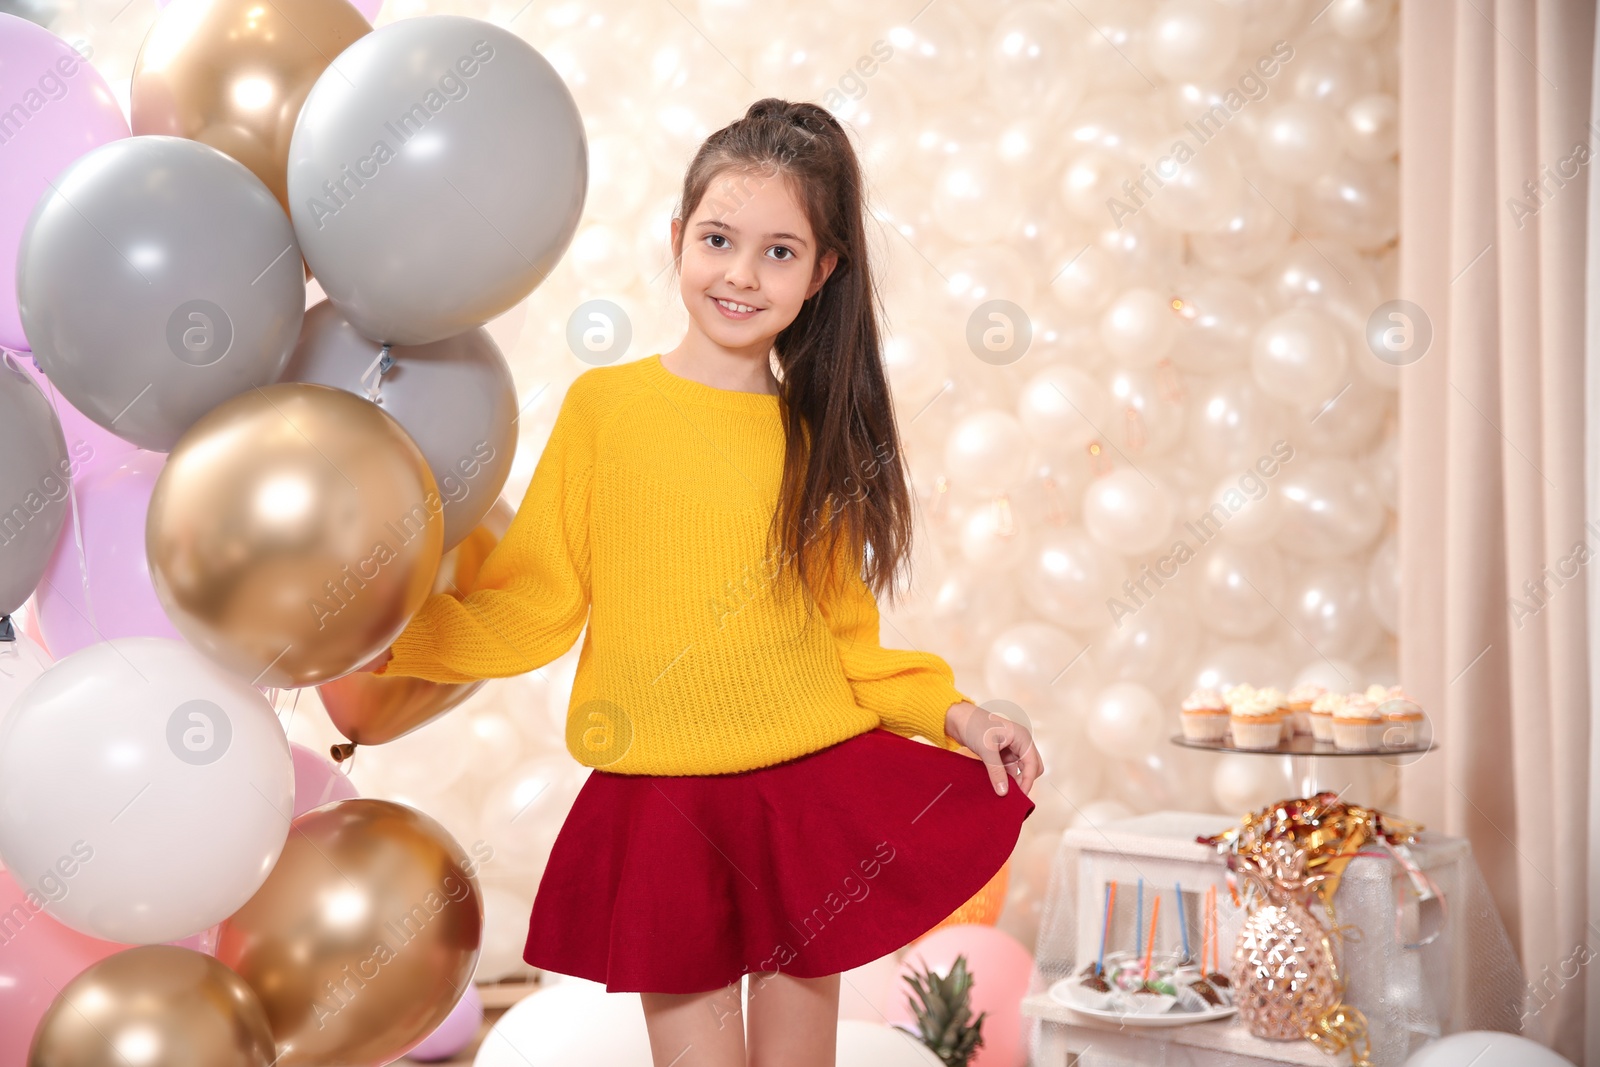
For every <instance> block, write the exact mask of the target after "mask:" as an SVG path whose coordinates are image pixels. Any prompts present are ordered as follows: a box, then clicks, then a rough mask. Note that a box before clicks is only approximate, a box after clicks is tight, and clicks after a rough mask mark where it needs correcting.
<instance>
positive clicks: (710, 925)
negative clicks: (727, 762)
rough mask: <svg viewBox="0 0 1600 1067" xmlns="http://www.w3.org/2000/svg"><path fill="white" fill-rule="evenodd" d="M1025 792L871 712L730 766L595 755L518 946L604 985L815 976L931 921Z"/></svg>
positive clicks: (1002, 844) (633, 988) (1017, 815)
mask: <svg viewBox="0 0 1600 1067" xmlns="http://www.w3.org/2000/svg"><path fill="white" fill-rule="evenodd" d="M1033 808H1034V803H1033V801H1032V800H1031V799H1029V797H1028V795H1027V794H1026V793H1024V792H1023V791H1022V789H1021V788H1020V787H1019V786H1018V785H1017V782H1016V779H1015V777H1012V778H1011V779H1010V787H1009V788H1008V789H1007V790H1006V795H1005V796H1000V795H998V794H997V793H995V791H994V786H993V785H991V784H990V782H989V774H988V771H987V770H986V769H985V768H984V765H983V762H982V761H981V760H978V759H975V758H973V757H971V756H967V755H964V754H962V753H959V752H952V751H949V750H947V749H942V748H936V747H934V746H933V745H926V744H923V743H921V742H918V741H913V740H911V739H910V738H907V737H902V736H900V735H899V734H894V733H890V732H889V731H888V730H885V729H882V728H877V729H873V730H869V731H868V732H866V733H864V734H858V735H857V736H855V737H852V738H849V739H848V740H845V741H841V742H840V743H838V744H836V745H831V746H829V747H828V748H825V749H822V750H820V751H818V752H812V753H808V754H807V755H804V756H801V757H799V758H797V759H793V760H789V761H787V762H784V763H779V764H775V765H773V766H770V767H763V768H760V769H759V770H754V771H744V772H741V773H738V774H717V775H689V776H655V775H635V774H614V773H612V772H609V771H603V770H598V769H597V770H593V771H591V772H590V773H589V777H588V779H587V781H585V783H584V785H583V789H582V790H581V791H580V792H579V793H578V798H577V800H576V801H575V802H574V803H573V805H572V811H571V812H570V813H569V814H568V815H567V819H566V822H565V823H563V824H562V827H561V832H560V833H559V834H558V835H557V837H556V841H555V845H554V846H553V847H552V849H551V852H550V862H549V865H548V866H547V867H546V868H545V872H544V877H543V878H542V879H541V880H540V882H539V891H538V894H537V896H536V897H535V899H534V902H533V915H532V917H531V919H530V921H529V924H528V941H527V945H526V947H525V948H524V949H523V953H522V958H523V959H524V960H526V961H527V962H528V963H529V964H531V965H533V966H535V967H540V968H543V969H544V970H548V971H554V972H556V973H558V974H567V975H575V976H577V977H580V978H587V979H590V980H591V981H595V982H603V983H605V986H606V988H607V989H608V990H609V991H612V992H622V991H630V992H657V993H698V992H703V991H706V990H712V989H719V988H721V987H723V986H727V985H731V984H732V983H734V982H737V981H738V980H739V978H740V976H741V975H744V974H746V973H751V974H771V973H773V972H782V973H784V974H788V975H792V976H795V977H799V978H820V977H822V976H824V975H830V974H836V973H838V972H841V971H846V970H849V969H850V968H852V967H857V966H860V965H861V964H864V963H868V962H870V961H872V960H875V959H877V958H879V957H880V956H884V955H887V954H889V953H891V952H893V951H895V950H896V949H898V948H900V947H902V946H904V945H906V944H909V943H910V942H912V941H914V940H916V939H917V938H918V937H920V936H922V935H923V934H925V933H927V932H928V931H929V930H931V929H932V928H933V927H935V926H937V925H938V924H939V923H940V922H941V921H942V920H944V919H945V918H947V917H948V916H949V915H950V914H951V912H953V911H955V910H956V909H957V908H958V907H960V906H961V905H962V904H964V903H966V901H967V900H968V899H970V898H971V897H972V896H973V895H974V894H975V893H977V891H978V890H979V889H981V888H982V887H983V885H984V883H985V882H987V881H988V880H989V879H990V878H991V877H993V876H994V874H995V872H996V871H998V870H999V869H1000V867H1001V865H1002V864H1004V863H1005V861H1006V858H1007V857H1008V856H1010V854H1011V851H1012V849H1013V848H1014V847H1015V846H1016V842H1017V835H1018V833H1019V832H1020V831H1021V828H1022V820H1023V819H1025V818H1027V817H1028V815H1029V814H1030V813H1031V812H1032V811H1033Z"/></svg>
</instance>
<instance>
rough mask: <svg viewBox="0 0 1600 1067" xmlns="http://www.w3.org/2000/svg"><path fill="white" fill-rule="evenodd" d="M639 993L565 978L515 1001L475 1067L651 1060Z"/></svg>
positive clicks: (611, 1065)
mask: <svg viewBox="0 0 1600 1067" xmlns="http://www.w3.org/2000/svg"><path fill="white" fill-rule="evenodd" d="M650 1062H651V1052H650V1031H649V1030H648V1029H647V1028H646V1027H645V1023H644V1010H643V1009H642V1008H641V1007H640V1005H639V994H637V993H608V992H606V987H605V986H603V985H601V984H600V983H599V982H589V981H584V980H583V979H579V978H568V977H563V978H562V979H561V980H560V981H558V982H555V983H554V984H553V985H550V986H548V987H541V988H540V989H539V991H538V992H537V993H534V994H533V995H532V996H529V997H524V998H522V999H521V1000H519V1001H517V1003H516V1004H514V1005H512V1007H511V1010H510V1011H508V1012H506V1013H505V1014H504V1015H502V1016H501V1017H500V1019H499V1020H498V1021H497V1022H496V1023H495V1024H494V1026H493V1027H492V1028H491V1029H490V1031H489V1033H488V1034H487V1035H486V1036H485V1037H484V1039H483V1043H482V1044H481V1045H480V1046H479V1047H478V1055H477V1058H476V1059H474V1060H473V1061H472V1063H473V1067H615V1065H616V1064H620V1063H641V1064H642V1063H650Z"/></svg>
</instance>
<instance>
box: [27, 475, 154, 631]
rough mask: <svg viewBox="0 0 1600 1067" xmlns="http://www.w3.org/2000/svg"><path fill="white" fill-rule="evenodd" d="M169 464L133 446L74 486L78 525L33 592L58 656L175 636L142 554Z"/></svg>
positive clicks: (63, 538) (42, 623) (58, 547)
mask: <svg viewBox="0 0 1600 1067" xmlns="http://www.w3.org/2000/svg"><path fill="white" fill-rule="evenodd" d="M166 462H167V457H166V456H164V455H162V454H161V453H159V452H145V451H142V450H135V451H133V452H130V453H129V454H128V455H127V456H125V457H123V459H122V461H121V462H119V463H118V464H117V465H116V466H114V467H112V466H105V467H98V468H96V469H95V470H93V471H92V472H90V473H89V474H88V475H87V476H86V477H84V478H83V479H82V480H81V481H80V482H79V484H78V485H77V487H76V493H77V497H78V522H77V526H76V528H75V529H72V530H68V531H66V532H65V533H63V534H62V536H61V538H60V539H59V540H58V541H56V550H55V552H54V554H52V555H51V557H50V567H49V569H48V570H47V571H46V572H45V576H44V580H43V581H42V582H41V583H40V585H39V592H38V596H37V605H38V612H39V628H40V630H41V631H43V633H44V638H45V643H46V644H47V645H49V646H50V648H51V649H52V650H54V653H55V655H57V656H68V655H71V654H72V653H74V652H76V651H78V650H79V649H81V648H88V647H89V646H90V645H92V644H95V643H96V642H99V641H109V640H111V639H112V638H114V637H170V638H172V639H174V640H177V639H178V636H179V635H178V631H177V630H176V629H175V628H174V627H173V625H172V621H171V620H170V619H168V618H167V616H166V614H165V613H164V612H163V611H162V610H161V601H159V600H157V599H156V592H155V589H154V588H153V587H152V586H151V584H150V565H149V563H148V562H147V560H146V559H145V553H144V524H145V518H146V514H147V512H148V510H149V507H150V493H151V491H152V490H153V489H154V488H155V484H156V477H157V476H158V475H159V474H160V473H161V468H162V467H163V466H164V465H165V464H166ZM79 536H81V537H82V538H83V547H82V549H79V547H78V538H79ZM86 572H87V573H86ZM85 584H87V586H88V589H87V591H85V588H84V586H85Z"/></svg>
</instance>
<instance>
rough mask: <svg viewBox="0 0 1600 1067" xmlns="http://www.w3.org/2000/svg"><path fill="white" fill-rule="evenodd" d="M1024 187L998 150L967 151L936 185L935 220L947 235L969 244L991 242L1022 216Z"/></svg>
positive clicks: (958, 155) (955, 157)
mask: <svg viewBox="0 0 1600 1067" xmlns="http://www.w3.org/2000/svg"><path fill="white" fill-rule="evenodd" d="M1022 209H1023V199H1022V185H1021V183H1020V182H1019V181H1018V180H1017V178H1016V176H1015V175H1014V174H1013V173H1012V172H1011V171H1010V170H1009V169H1008V168H1007V167H1006V166H1005V164H1004V163H1003V162H1002V161H1001V160H1000V159H998V158H997V157H996V156H995V152H994V149H993V148H992V147H989V146H984V147H982V148H963V149H961V150H959V151H957V152H955V153H954V154H952V155H951V156H950V157H949V158H948V159H947V160H946V161H945V164H944V167H943V169H941V170H940V172H939V174H938V176H937V177H936V178H935V179H934V182H933V216H934V218H935V219H937V220H938V221H939V225H940V226H941V227H943V228H944V232H945V233H947V234H949V235H950V236H951V237H953V238H954V239H955V240H957V241H961V242H963V243H965V244H977V243H979V242H981V241H985V240H990V239H992V238H993V236H994V234H995V233H996V232H997V231H1002V230H1008V229H1010V228H1011V227H1012V226H1014V225H1016V223H1017V221H1018V220H1019V219H1020V218H1021V216H1022Z"/></svg>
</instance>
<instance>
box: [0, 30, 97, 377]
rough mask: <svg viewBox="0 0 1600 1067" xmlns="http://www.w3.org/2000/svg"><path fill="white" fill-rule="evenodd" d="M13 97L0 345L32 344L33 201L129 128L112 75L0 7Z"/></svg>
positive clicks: (5, 152)
mask: <svg viewBox="0 0 1600 1067" xmlns="http://www.w3.org/2000/svg"><path fill="white" fill-rule="evenodd" d="M0 70H3V71H5V74H6V77H5V81H6V87H7V88H6V94H7V97H8V99H7V100H6V105H7V106H10V105H12V104H15V105H16V106H17V108H18V109H20V111H21V112H22V114H21V115H20V116H15V117H17V119H18V121H17V122H16V123H15V124H14V125H11V126H9V127H8V129H7V131H6V132H7V135H8V136H7V138H6V140H4V141H3V142H0V345H5V346H6V347H8V348H31V347H32V346H31V345H29V344H28V339H27V336H26V335H24V334H23V332H22V318H21V316H20V314H19V313H18V311H17V251H18V249H19V248H21V246H22V229H23V227H24V226H26V225H27V223H28V216H29V215H30V214H32V213H33V205H34V204H35V203H37V202H38V200H39V197H40V195H41V194H42V193H44V192H45V191H46V190H47V189H49V188H50V180H51V179H52V178H54V177H55V176H56V175H58V174H60V173H61V172H62V171H63V170H64V169H66V167H67V164H69V163H71V162H72V161H73V160H75V159H77V158H78V157H79V156H81V155H83V154H84V153H85V152H88V151H89V150H90V149H91V148H98V147H99V146H101V145H103V144H107V143H108V142H111V141H115V140H118V139H119V138H122V137H127V136H128V120H127V119H126V118H124V117H123V114H122V108H121V107H120V106H118V104H117V98H116V97H115V96H113V95H111V89H110V87H109V86H107V85H106V82H105V79H104V78H102V77H100V74H99V73H98V72H97V71H96V70H95V69H94V67H92V66H90V65H89V61H88V60H86V59H84V58H83V56H81V55H79V54H78V52H77V50H76V49H74V48H73V47H72V46H71V45H70V44H68V43H67V42H65V41H63V40H62V39H61V38H59V37H57V36H56V35H55V34H53V33H51V32H50V31H49V30H47V29H45V28H44V27H42V26H36V25H34V24H33V23H31V22H29V21H28V20H27V19H23V18H18V17H17V16H16V15H8V14H4V13H0Z"/></svg>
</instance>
